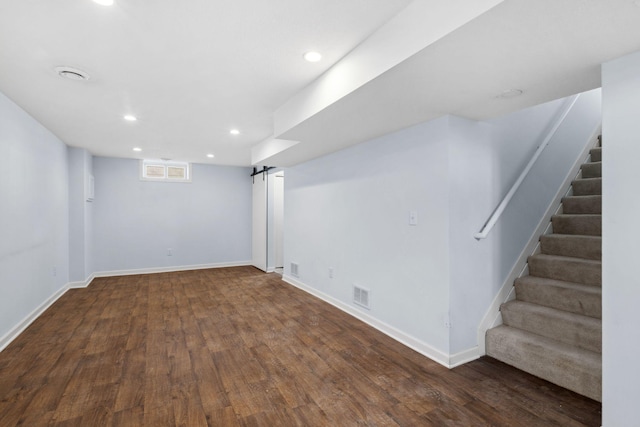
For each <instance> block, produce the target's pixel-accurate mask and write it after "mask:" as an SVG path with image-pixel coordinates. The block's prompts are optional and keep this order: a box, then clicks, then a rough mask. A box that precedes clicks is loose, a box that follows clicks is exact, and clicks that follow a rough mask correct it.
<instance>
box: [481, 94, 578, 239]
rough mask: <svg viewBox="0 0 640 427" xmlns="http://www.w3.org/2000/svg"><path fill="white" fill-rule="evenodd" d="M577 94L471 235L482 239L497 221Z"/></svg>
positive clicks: (569, 109) (554, 132) (547, 143)
mask: <svg viewBox="0 0 640 427" xmlns="http://www.w3.org/2000/svg"><path fill="white" fill-rule="evenodd" d="M579 96H580V94H578V95H574V97H573V99H572V100H571V102H570V103H569V105H568V106H567V108H565V110H564V112H563V113H562V114H561V115H560V117H559V118H558V120H557V121H556V123H555V124H554V125H553V127H552V128H551V130H550V131H549V133H548V134H547V136H546V137H545V139H544V140H543V141H542V144H540V146H539V147H538V149H537V150H536V152H535V153H534V154H533V157H531V160H529V163H528V164H527V166H526V167H525V168H524V170H523V171H522V173H521V174H520V176H519V177H518V179H517V180H516V182H514V183H513V185H512V186H511V189H510V190H509V192H508V193H507V195H506V196H504V199H502V202H500V204H499V205H498V206H497V207H496V208H495V210H494V211H493V213H492V214H491V216H490V217H489V219H488V220H487V222H485V223H484V226H482V229H481V230H480V232H478V233H476V234H474V235H473V237H475V239H476V240H481V239H484V238H486V237H487V236H488V235H489V232H490V231H491V230H492V229H493V227H494V226H495V225H496V223H497V222H498V219H500V216H501V215H502V213H503V212H504V210H505V209H506V207H507V205H508V204H509V202H510V201H511V199H512V198H513V196H514V194H515V193H516V191H517V190H518V188H519V187H520V185H521V184H522V181H524V179H525V178H526V176H527V175H528V174H529V171H530V170H531V168H532V167H533V165H534V163H535V162H536V160H538V157H540V154H542V150H544V149H545V148H546V147H547V145H549V142H550V141H551V138H553V136H554V135H555V134H556V132H557V131H558V128H559V127H560V125H561V124H562V123H563V122H564V119H565V118H566V117H567V115H568V114H569V111H571V109H572V108H573V106H574V104H575V103H576V101H577V100H578V97H579Z"/></svg>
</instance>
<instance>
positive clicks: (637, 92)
mask: <svg viewBox="0 0 640 427" xmlns="http://www.w3.org/2000/svg"><path fill="white" fill-rule="evenodd" d="M602 95H603V99H602V139H603V142H602V145H603V147H602V151H603V154H602V175H603V179H602V425H603V426H605V427H609V426H629V425H638V402H640V388H639V387H638V384H640V369H638V354H640V340H639V339H638V325H640V310H639V309H638V303H639V302H640V280H639V279H638V272H637V271H636V269H635V265H636V263H637V262H638V258H639V257H640V227H639V225H638V224H639V220H638V219H639V218H640V197H638V183H639V182H640V179H639V178H638V176H639V175H638V159H640V143H639V142H638V141H640V119H639V114H638V113H639V112H640V51H639V52H636V53H633V54H631V55H627V56H624V57H622V58H619V59H616V60H614V61H611V62H607V63H605V64H604V65H603V66H602Z"/></svg>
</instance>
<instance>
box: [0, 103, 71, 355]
mask: <svg viewBox="0 0 640 427" xmlns="http://www.w3.org/2000/svg"><path fill="white" fill-rule="evenodd" d="M0 156H1V157H2V160H3V163H2V164H3V178H2V179H0V198H1V200H2V208H0V236H2V237H1V238H0V344H2V341H3V340H2V337H4V336H5V335H7V334H8V333H10V331H11V330H12V329H13V328H14V327H15V326H16V325H18V324H20V323H21V322H22V321H23V320H24V319H25V318H27V317H28V315H29V314H30V313H32V312H33V311H34V310H36V309H37V308H38V307H39V306H40V305H41V304H43V303H44V302H45V301H47V300H48V299H49V298H50V297H51V296H52V295H53V294H55V293H56V292H58V291H59V290H61V289H62V288H63V287H64V285H65V284H66V283H67V282H68V278H69V272H68V268H69V255H68V254H69V224H68V221H69V220H68V214H69V211H68V191H69V188H68V174H67V173H68V172H67V147H66V146H65V145H64V144H63V143H62V142H61V141H60V140H59V139H58V138H56V137H55V136H54V135H53V134H52V133H51V132H49V131H48V130H47V129H45V128H44V127H43V126H42V125H40V124H39V123H38V122H37V121H36V120H34V119H33V118H32V117H31V116H29V115H28V114H27V113H25V112H24V111H23V110H22V109H21V108H20V107H18V106H17V105H15V104H14V103H13V102H12V101H11V100H9V99H8V98H7V97H6V96H4V95H3V94H0ZM54 270H55V271H54Z"/></svg>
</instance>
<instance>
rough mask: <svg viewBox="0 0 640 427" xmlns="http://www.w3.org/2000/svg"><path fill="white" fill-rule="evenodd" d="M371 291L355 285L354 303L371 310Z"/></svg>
mask: <svg viewBox="0 0 640 427" xmlns="http://www.w3.org/2000/svg"><path fill="white" fill-rule="evenodd" d="M369 292H370V291H369V290H368V289H364V288H361V287H359V286H358V285H353V302H354V303H355V304H358V305H359V306H361V307H364V308H367V309H371V306H370V305H369V304H370V300H369Z"/></svg>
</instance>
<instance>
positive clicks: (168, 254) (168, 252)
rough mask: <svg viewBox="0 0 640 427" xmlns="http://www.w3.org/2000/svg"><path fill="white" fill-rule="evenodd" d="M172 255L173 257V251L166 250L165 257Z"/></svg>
mask: <svg viewBox="0 0 640 427" xmlns="http://www.w3.org/2000/svg"><path fill="white" fill-rule="evenodd" d="M172 255H173V249H171V248H167V256H172Z"/></svg>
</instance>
